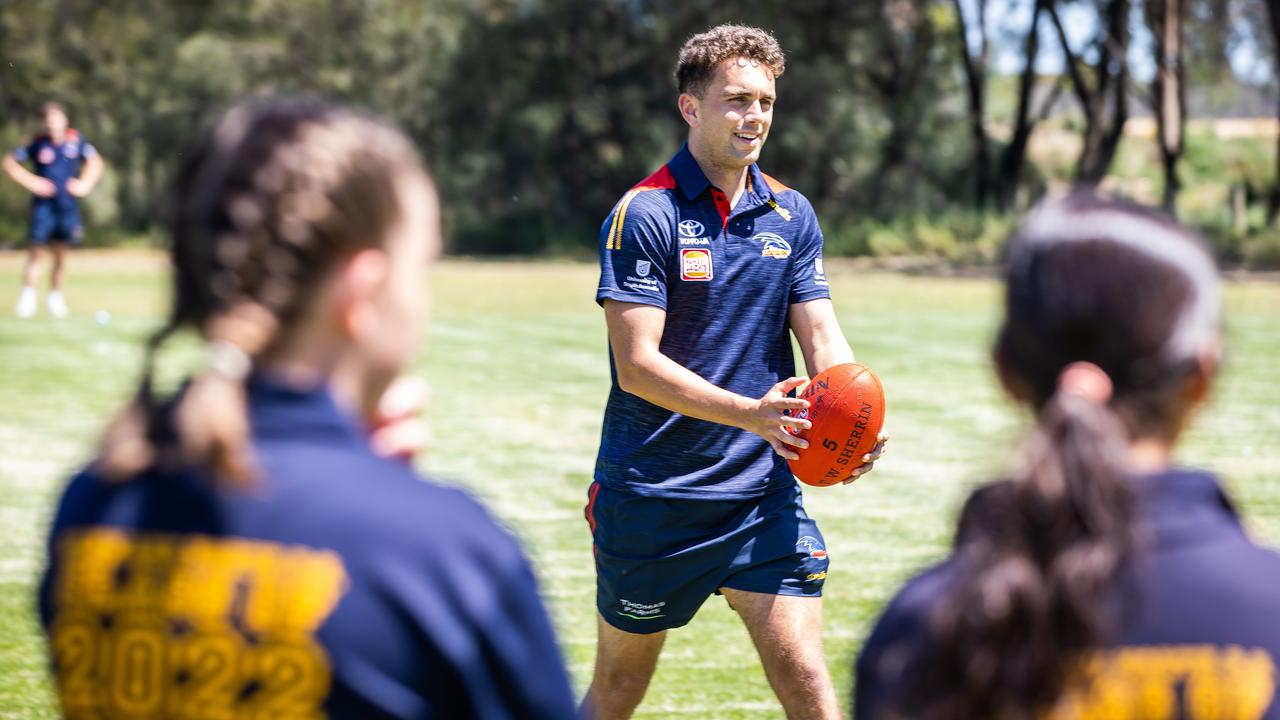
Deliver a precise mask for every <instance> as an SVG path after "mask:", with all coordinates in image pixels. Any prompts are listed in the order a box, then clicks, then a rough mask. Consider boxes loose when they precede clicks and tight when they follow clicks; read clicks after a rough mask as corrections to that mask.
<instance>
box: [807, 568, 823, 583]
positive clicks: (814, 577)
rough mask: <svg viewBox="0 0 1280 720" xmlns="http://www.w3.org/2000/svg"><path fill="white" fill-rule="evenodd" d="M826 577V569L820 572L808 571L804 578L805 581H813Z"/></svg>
mask: <svg viewBox="0 0 1280 720" xmlns="http://www.w3.org/2000/svg"><path fill="white" fill-rule="evenodd" d="M826 579H827V571H826V570H823V571H822V572H816V573H809V574H808V575H806V576H805V578H804V580H805V582H813V581H815V580H826Z"/></svg>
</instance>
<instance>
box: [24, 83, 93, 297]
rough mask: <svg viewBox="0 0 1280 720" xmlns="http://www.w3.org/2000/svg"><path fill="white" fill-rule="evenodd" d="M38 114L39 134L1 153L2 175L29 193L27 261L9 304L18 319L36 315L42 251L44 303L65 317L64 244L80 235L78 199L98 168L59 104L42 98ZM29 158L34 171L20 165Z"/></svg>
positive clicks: (87, 190)
mask: <svg viewBox="0 0 1280 720" xmlns="http://www.w3.org/2000/svg"><path fill="white" fill-rule="evenodd" d="M43 114H44V133H43V134H40V135H36V136H35V137H33V138H32V139H31V141H30V142H28V143H27V144H26V145H23V146H21V147H18V148H17V149H15V150H14V151H13V152H11V153H9V154H8V155H5V156H4V161H3V166H4V171H5V173H6V174H7V175H8V176H9V177H10V178H12V179H13V181H14V182H16V183H18V184H19V185H21V186H22V187H24V188H26V190H27V191H28V192H30V193H31V220H30V226H29V229H28V231H27V243H28V246H27V264H26V267H25V268H24V269H23V271H22V291H21V294H20V295H19V296H18V304H17V306H16V307H15V308H14V312H15V313H16V314H17V315H18V317H23V318H28V317H31V316H33V315H35V314H36V307H37V298H36V281H37V279H38V278H39V275H40V265H41V264H42V263H43V262H44V258H45V255H46V254H47V253H46V251H48V253H52V255H53V270H52V272H51V274H50V279H49V295H48V296H47V298H46V306H47V309H48V311H49V314H50V315H52V316H53V317H56V318H63V317H66V316H67V301H66V298H65V297H64V296H63V294H62V280H63V268H64V265H65V261H66V254H67V247H68V246H69V245H76V244H79V243H80V241H81V239H83V238H84V222H83V221H82V220H81V218H80V204H79V199H80V198H82V197H87V196H88V195H89V193H91V192H93V188H94V186H96V185H97V184H98V180H99V179H101V177H102V170H103V162H102V155H100V154H99V153H98V150H97V148H95V147H94V146H93V145H90V144H89V142H88V141H87V140H85V139H84V138H83V137H81V136H80V133H79V132H77V131H76V129H75V128H72V127H68V122H67V112H66V110H65V109H64V108H63V107H62V105H60V104H58V103H56V102H46V103H45V104H44V106H43ZM28 162H30V163H31V164H32V167H33V168H34V171H33V170H28V169H27V168H26V167H25V166H24V164H25V163H28Z"/></svg>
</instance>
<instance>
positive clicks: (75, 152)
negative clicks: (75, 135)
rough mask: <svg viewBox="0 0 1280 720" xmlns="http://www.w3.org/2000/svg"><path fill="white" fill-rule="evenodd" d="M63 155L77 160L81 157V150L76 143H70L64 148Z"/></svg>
mask: <svg viewBox="0 0 1280 720" xmlns="http://www.w3.org/2000/svg"><path fill="white" fill-rule="evenodd" d="M62 154H63V155H66V156H67V158H69V159H71V160H75V159H76V158H77V157H79V155H80V148H78V147H76V144H75V143H72V142H69V143H67V144H66V145H64V146H63V148H62Z"/></svg>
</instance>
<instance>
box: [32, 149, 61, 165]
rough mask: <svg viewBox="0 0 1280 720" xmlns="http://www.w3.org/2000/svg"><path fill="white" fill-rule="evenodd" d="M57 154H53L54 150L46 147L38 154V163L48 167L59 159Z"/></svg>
mask: <svg viewBox="0 0 1280 720" xmlns="http://www.w3.org/2000/svg"><path fill="white" fill-rule="evenodd" d="M57 157H58V156H57V154H56V153H54V152H53V148H51V147H49V146H47V145H46V146H45V147H42V148H40V152H38V153H36V162H38V163H40V164H41V165H48V164H50V163H52V162H53V161H54V160H55V159H57Z"/></svg>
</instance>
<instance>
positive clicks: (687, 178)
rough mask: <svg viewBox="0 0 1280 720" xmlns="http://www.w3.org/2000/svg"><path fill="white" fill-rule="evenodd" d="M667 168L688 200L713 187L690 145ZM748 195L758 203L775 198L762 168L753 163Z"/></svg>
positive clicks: (748, 171) (750, 168) (748, 172)
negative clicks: (690, 150) (694, 156)
mask: <svg viewBox="0 0 1280 720" xmlns="http://www.w3.org/2000/svg"><path fill="white" fill-rule="evenodd" d="M667 167H668V168H670V170H671V176H672V177H674V178H675V180H676V185H677V186H678V187H679V188H680V192H681V193H682V194H683V195H684V197H685V199H686V200H693V199H694V198H696V197H698V196H699V195H701V194H702V193H704V192H706V190H707V188H709V187H711V181H710V180H708V179H707V176H706V174H704V173H703V172H702V168H701V167H699V166H698V161H697V160H695V159H694V158H693V153H691V152H689V143H687V142H686V143H685V144H684V145H683V146H682V147H681V148H680V152H677V153H676V154H675V157H673V158H671V161H670V162H668V163H667ZM746 194H747V195H749V196H751V197H753V199H754V201H755V202H752V203H750V204H751V205H754V204H757V203H763V202H768V201H769V200H770V199H772V198H773V190H772V189H771V188H770V187H769V183H768V182H767V181H766V180H765V179H764V173H762V172H760V166H759V165H757V164H756V163H752V164H751V166H750V167H748V168H747V188H746Z"/></svg>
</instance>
